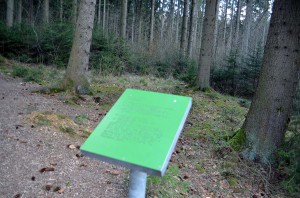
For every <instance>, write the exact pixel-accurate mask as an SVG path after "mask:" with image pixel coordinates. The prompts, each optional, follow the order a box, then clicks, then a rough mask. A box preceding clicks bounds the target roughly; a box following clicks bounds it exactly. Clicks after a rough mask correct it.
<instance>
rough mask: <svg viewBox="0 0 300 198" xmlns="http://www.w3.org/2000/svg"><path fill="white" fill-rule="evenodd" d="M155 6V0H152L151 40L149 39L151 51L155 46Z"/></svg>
mask: <svg viewBox="0 0 300 198" xmlns="http://www.w3.org/2000/svg"><path fill="white" fill-rule="evenodd" d="M154 6H155V0H151V17H150V41H149V49H150V51H151V50H152V47H153V30H154Z"/></svg>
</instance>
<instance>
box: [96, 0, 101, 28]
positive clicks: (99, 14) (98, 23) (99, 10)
mask: <svg viewBox="0 0 300 198" xmlns="http://www.w3.org/2000/svg"><path fill="white" fill-rule="evenodd" d="M97 16H98V17H97V25H98V27H100V23H101V0H99V2H98V15H97Z"/></svg>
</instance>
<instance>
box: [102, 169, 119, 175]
mask: <svg viewBox="0 0 300 198" xmlns="http://www.w3.org/2000/svg"><path fill="white" fill-rule="evenodd" d="M105 173H109V174H111V175H120V174H122V172H120V171H117V170H106V171H105Z"/></svg>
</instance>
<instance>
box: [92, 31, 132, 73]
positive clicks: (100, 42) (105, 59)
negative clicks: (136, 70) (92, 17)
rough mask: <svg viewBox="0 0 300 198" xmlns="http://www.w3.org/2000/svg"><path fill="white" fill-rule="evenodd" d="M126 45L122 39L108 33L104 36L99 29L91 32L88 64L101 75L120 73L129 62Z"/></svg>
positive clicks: (125, 68)
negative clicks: (91, 38)
mask: <svg viewBox="0 0 300 198" xmlns="http://www.w3.org/2000/svg"><path fill="white" fill-rule="evenodd" d="M129 52H130V51H129V48H128V46H127V45H126V44H125V43H124V41H123V40H122V39H119V38H118V37H117V36H114V35H110V36H108V37H106V36H105V35H104V34H103V32H102V31H101V30H99V29H97V30H96V31H94V33H93V41H92V47H91V56H90V65H91V68H92V69H95V70H96V71H97V72H99V73H100V74H102V75H108V74H113V75H121V74H122V73H124V72H125V71H126V70H127V68H128V67H127V65H128V62H130V53H129Z"/></svg>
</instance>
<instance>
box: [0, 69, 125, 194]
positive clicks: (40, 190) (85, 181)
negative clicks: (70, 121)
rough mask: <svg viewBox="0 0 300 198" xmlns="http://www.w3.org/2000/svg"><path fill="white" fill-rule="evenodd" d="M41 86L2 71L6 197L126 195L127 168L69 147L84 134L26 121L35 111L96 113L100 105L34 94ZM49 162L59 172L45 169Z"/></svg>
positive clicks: (1, 187) (1, 158) (0, 144)
mask: <svg viewBox="0 0 300 198" xmlns="http://www.w3.org/2000/svg"><path fill="white" fill-rule="evenodd" d="M37 88H38V85H35V84H30V83H22V81H21V80H17V79H12V78H10V77H6V76H3V75H2V74H1V73H0V109H1V111H0V175H1V177H0V197H1V198H2V197H3V198H6V197H126V195H127V189H128V187H127V186H128V184H127V181H128V179H127V175H128V174H127V171H126V170H125V169H120V168H118V167H115V166H112V165H109V164H106V163H102V162H98V161H96V160H91V159H88V158H86V157H82V156H81V155H80V151H79V150H78V149H69V148H67V145H69V144H74V145H81V144H82V142H83V141H84V138H78V137H71V136H69V135H67V134H64V133H62V132H59V131H55V130H53V129H51V128H49V127H38V126H34V125H31V124H30V123H25V122H24V121H22V119H23V118H24V116H26V115H27V114H29V113H31V112H33V111H39V112H44V111H50V112H55V113H61V114H65V115H72V116H75V115H81V114H85V115H89V116H91V117H92V116H95V115H97V113H98V112H99V111H98V109H96V108H94V107H93V106H89V108H86V107H82V106H78V107H77V106H76V107H74V106H70V105H66V104H64V103H63V101H61V100H59V99H58V98H57V97H56V96H48V95H40V94H34V93H32V91H33V90H35V89H37ZM94 125H96V121H95V123H94ZM76 155H77V156H76ZM45 167H49V168H54V171H46V172H43V173H41V172H40V170H41V169H42V168H45ZM60 189H61V190H60Z"/></svg>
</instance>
